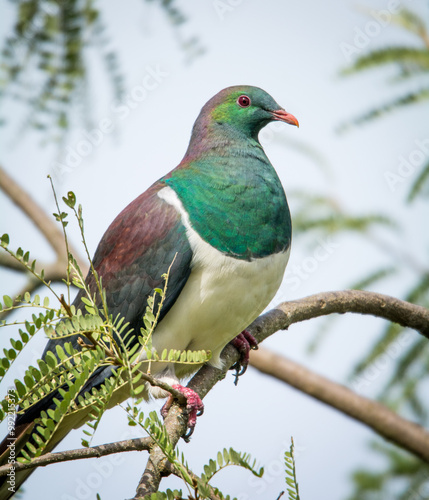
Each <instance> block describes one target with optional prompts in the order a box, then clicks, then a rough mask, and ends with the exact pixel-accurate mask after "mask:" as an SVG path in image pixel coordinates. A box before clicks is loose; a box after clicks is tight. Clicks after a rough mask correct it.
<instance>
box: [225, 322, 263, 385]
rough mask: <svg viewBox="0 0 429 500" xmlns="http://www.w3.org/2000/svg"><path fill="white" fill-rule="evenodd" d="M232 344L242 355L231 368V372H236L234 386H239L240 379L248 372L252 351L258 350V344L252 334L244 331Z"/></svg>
mask: <svg viewBox="0 0 429 500" xmlns="http://www.w3.org/2000/svg"><path fill="white" fill-rule="evenodd" d="M230 344H232V345H233V346H234V347H235V348H236V349H237V350H238V352H239V354H240V359H239V360H238V361H237V362H236V363H234V364H233V365H232V366H231V368H230V369H231V370H235V373H234V385H237V384H238V378H239V377H241V375H243V374H244V373H245V372H246V370H247V367H248V366H249V353H250V350H256V349H258V342H257V340H256V339H255V337H254V336H253V335H252V334H251V333H250V332H248V331H247V330H243V331H242V332H241V333H240V334H238V335H237V336H236V337H235V338H234V339H232V340H231V342H230Z"/></svg>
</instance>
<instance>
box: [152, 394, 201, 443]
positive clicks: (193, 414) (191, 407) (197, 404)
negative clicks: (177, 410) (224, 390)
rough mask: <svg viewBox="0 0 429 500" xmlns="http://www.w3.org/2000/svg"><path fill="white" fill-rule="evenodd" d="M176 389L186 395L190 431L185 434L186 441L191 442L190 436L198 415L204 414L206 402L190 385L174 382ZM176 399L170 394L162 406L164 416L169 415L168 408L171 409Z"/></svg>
mask: <svg viewBox="0 0 429 500" xmlns="http://www.w3.org/2000/svg"><path fill="white" fill-rule="evenodd" d="M171 387H172V388H173V389H176V391H180V392H181V393H182V394H183V395H184V396H185V397H186V401H187V402H186V410H187V412H188V432H187V433H186V434H185V435H184V436H183V439H184V440H185V441H186V442H189V439H190V437H191V436H192V433H193V432H194V429H195V424H196V423H197V417H199V416H200V415H202V414H203V412H204V404H203V402H202V401H201V398H200V396H198V394H197V393H196V392H195V391H193V390H192V389H190V388H189V387H184V386H183V385H180V384H174V385H172V386H171ZM173 401H174V396H172V395H171V394H170V396H169V397H168V399H167V402H166V403H165V405H164V406H163V407H162V408H161V415H162V416H163V418H165V417H166V416H167V413H168V410H169V409H170V407H171V405H172V403H173Z"/></svg>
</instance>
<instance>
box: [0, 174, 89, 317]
mask: <svg viewBox="0 0 429 500" xmlns="http://www.w3.org/2000/svg"><path fill="white" fill-rule="evenodd" d="M0 189H1V190H2V191H3V192H4V193H5V194H6V195H7V196H9V198H10V199H11V200H12V202H13V203H15V205H16V206H17V207H18V208H20V209H21V210H22V211H23V212H24V213H25V214H26V215H27V217H28V218H29V219H30V220H31V221H32V222H33V223H34V224H35V226H36V227H37V228H38V229H39V230H40V232H41V233H42V234H43V236H44V237H45V238H46V240H47V241H48V243H49V244H50V245H51V247H52V248H53V250H54V251H55V254H56V257H57V258H56V262H54V263H52V264H46V265H44V266H43V265H41V264H40V263H36V268H35V270H36V272H38V273H40V272H41V270H42V269H44V271H45V278H46V280H47V281H52V282H56V281H57V282H58V281H62V280H63V279H65V278H66V275H67V273H66V268H67V259H68V257H67V253H66V245H65V241H64V234H63V232H62V230H61V229H60V227H59V225H58V224H57V223H56V222H55V220H54V219H53V217H51V216H49V215H48V214H47V213H46V211H45V210H44V209H43V208H42V207H41V206H40V205H38V204H37V203H36V202H35V201H34V199H33V198H32V197H31V196H30V194H29V193H27V192H26V191H25V190H24V189H23V188H22V187H21V186H20V185H19V184H18V183H17V182H15V181H14V180H13V179H12V177H10V176H9V174H8V173H7V172H6V171H5V170H4V169H3V168H2V167H1V166H0ZM69 251H70V253H72V254H73V256H74V258H75V259H76V261H77V263H78V265H79V267H80V268H81V269H82V272H84V273H85V270H86V269H88V264H87V263H86V262H85V261H84V260H83V259H82V258H81V257H80V256H79V253H78V252H77V251H76V250H75V249H74V248H73V246H72V245H70V244H69ZM0 267H6V268H8V269H13V270H15V271H18V272H19V271H21V272H26V269H25V267H24V266H20V265H19V262H16V260H14V259H12V258H11V257H10V256H9V255H6V254H4V253H1V254H0ZM39 286H40V282H39V281H37V280H34V279H33V278H32V277H31V275H30V276H29V279H28V282H27V283H26V285H25V286H24V287H23V289H22V291H20V292H18V294H16V295H23V294H24V293H25V292H30V293H31V292H33V291H35V290H36V289H37V288H39ZM15 303H16V302H15ZM9 313H10V311H3V312H2V313H0V319H2V320H4V319H5V318H6V316H7V315H8V314H9Z"/></svg>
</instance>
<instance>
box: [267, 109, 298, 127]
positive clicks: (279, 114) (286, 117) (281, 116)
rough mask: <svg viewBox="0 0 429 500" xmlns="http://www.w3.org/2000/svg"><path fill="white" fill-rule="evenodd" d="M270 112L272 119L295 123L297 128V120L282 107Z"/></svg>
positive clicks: (290, 123)
mask: <svg viewBox="0 0 429 500" xmlns="http://www.w3.org/2000/svg"><path fill="white" fill-rule="evenodd" d="M271 114H272V115H273V117H274V120H278V121H281V122H285V123H289V125H295V126H296V127H298V128H299V122H298V120H297V119H296V118H295V117H294V116H293V115H291V114H290V113H288V112H287V111H285V110H284V109H278V110H277V111H272V112H271Z"/></svg>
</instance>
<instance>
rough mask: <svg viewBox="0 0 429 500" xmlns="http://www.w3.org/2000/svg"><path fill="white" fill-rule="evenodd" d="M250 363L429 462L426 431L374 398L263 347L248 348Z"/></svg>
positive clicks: (428, 435) (428, 438)
mask: <svg viewBox="0 0 429 500" xmlns="http://www.w3.org/2000/svg"><path fill="white" fill-rule="evenodd" d="M250 363H251V365H252V366H253V367H255V368H256V369H257V370H259V371H260V372H262V373H265V374H267V375H270V376H272V377H274V378H276V379H278V380H282V381H283V382H286V384H288V385H291V386H292V387H295V388H296V389H298V390H300V391H302V392H304V393H305V394H308V395H309V396H311V397H313V398H315V399H318V400H319V401H322V402H323V403H325V404H327V405H329V406H332V407H333V408H336V409H337V410H339V411H341V412H342V413H345V414H346V415H349V416H350V417H352V418H354V419H355V420H357V421H359V422H361V423H363V424H365V425H367V426H368V427H370V428H371V429H372V430H374V431H375V432H377V433H378V434H380V436H382V437H384V438H385V439H387V440H389V441H392V442H393V443H394V444H396V445H398V446H400V447H401V448H403V449H404V450H407V451H409V452H410V453H413V454H414V455H416V456H417V457H419V458H420V459H422V460H424V461H426V462H429V433H428V432H427V431H426V430H425V429H424V428H423V427H421V426H420V425H417V424H414V423H412V422H409V421H408V420H405V419H404V418H402V417H400V416H399V415H397V414H396V413H394V412H393V411H391V410H389V409H388V408H386V407H385V406H384V405H382V404H380V403H378V402H377V401H372V400H371V399H368V398H365V397H363V396H360V395H358V394H356V393H354V392H353V391H351V390H350V389H348V388H347V387H345V386H343V385H340V384H337V383H335V382H332V381H331V380H329V379H327V378H325V377H322V376H321V375H318V374H317V373H314V372H312V371H311V370H309V369H307V368H305V367H303V366H301V365H299V364H298V363H296V362H294V361H291V360H290V359H286V358H285V357H283V356H280V355H278V354H276V353H274V352H271V351H269V350H267V349H263V348H260V349H259V350H258V351H252V353H251V356H250Z"/></svg>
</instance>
